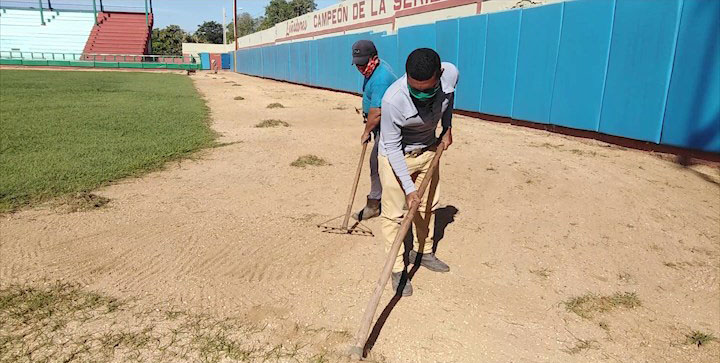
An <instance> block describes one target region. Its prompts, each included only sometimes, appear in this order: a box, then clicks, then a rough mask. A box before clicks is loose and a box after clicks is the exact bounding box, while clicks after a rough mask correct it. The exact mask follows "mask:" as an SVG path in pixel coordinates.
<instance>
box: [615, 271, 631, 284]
mask: <svg viewBox="0 0 720 363" xmlns="http://www.w3.org/2000/svg"><path fill="white" fill-rule="evenodd" d="M618 280H620V281H621V282H623V283H626V284H629V283H631V282H632V275H630V274H629V273H627V272H621V273H619V274H618Z"/></svg>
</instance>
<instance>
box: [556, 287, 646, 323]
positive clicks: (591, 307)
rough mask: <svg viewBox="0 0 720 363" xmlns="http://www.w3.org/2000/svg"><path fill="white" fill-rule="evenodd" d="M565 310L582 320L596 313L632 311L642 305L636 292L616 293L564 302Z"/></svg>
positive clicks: (591, 295) (590, 294)
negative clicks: (624, 309) (625, 309)
mask: <svg viewBox="0 0 720 363" xmlns="http://www.w3.org/2000/svg"><path fill="white" fill-rule="evenodd" d="M564 304H565V308H566V309H567V310H568V311H570V312H573V313H575V314H577V315H578V316H580V317H582V318H586V319H589V318H591V317H592V316H593V314H594V313H604V312H608V311H610V310H613V309H616V308H627V309H632V308H635V307H638V306H640V305H641V302H640V299H639V298H638V297H637V294H635V293H634V292H623V293H620V292H616V293H615V294H613V295H609V296H600V295H596V294H593V293H588V294H585V295H582V296H577V297H574V298H571V299H569V300H568V301H565V302H564Z"/></svg>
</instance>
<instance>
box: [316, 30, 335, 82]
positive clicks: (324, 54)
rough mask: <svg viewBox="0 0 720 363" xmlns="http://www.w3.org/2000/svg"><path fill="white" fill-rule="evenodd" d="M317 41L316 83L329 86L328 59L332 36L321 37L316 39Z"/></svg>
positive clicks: (329, 59)
mask: <svg viewBox="0 0 720 363" xmlns="http://www.w3.org/2000/svg"><path fill="white" fill-rule="evenodd" d="M316 42H317V43H318V55H317V59H318V83H317V85H318V86H320V87H330V76H331V75H330V72H331V70H330V61H331V58H332V57H331V56H329V55H330V54H332V52H333V49H332V38H322V39H319V40H316Z"/></svg>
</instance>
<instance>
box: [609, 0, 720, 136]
mask: <svg viewBox="0 0 720 363" xmlns="http://www.w3.org/2000/svg"><path fill="white" fill-rule="evenodd" d="M679 15H680V0H664V1H646V0H622V1H618V2H617V6H616V7H615V22H614V25H613V32H612V33H613V34H612V41H611V43H610V60H609V64H608V71H607V80H606V81H605V95H604V97H603V105H602V113H601V114H600V132H603V133H607V134H611V135H617V136H623V137H629V138H633V139H638V140H645V141H652V142H656V143H657V142H660V133H661V131H662V119H663V115H664V113H665V100H666V96H667V87H668V83H669V80H670V71H671V68H672V62H673V54H674V52H675V39H676V31H677V24H678V21H679ZM716 15H717V14H716Z"/></svg>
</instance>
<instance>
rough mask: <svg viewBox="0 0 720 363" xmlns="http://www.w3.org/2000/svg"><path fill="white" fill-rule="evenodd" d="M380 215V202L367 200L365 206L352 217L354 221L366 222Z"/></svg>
mask: <svg viewBox="0 0 720 363" xmlns="http://www.w3.org/2000/svg"><path fill="white" fill-rule="evenodd" d="M379 215H380V200H379V199H370V198H368V200H367V205H365V207H364V208H363V209H361V210H359V211H358V212H357V213H355V214H353V215H352V217H353V218H354V219H355V220H356V221H358V222H359V221H366V220H368V219H370V218H375V217H377V216H379Z"/></svg>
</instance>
